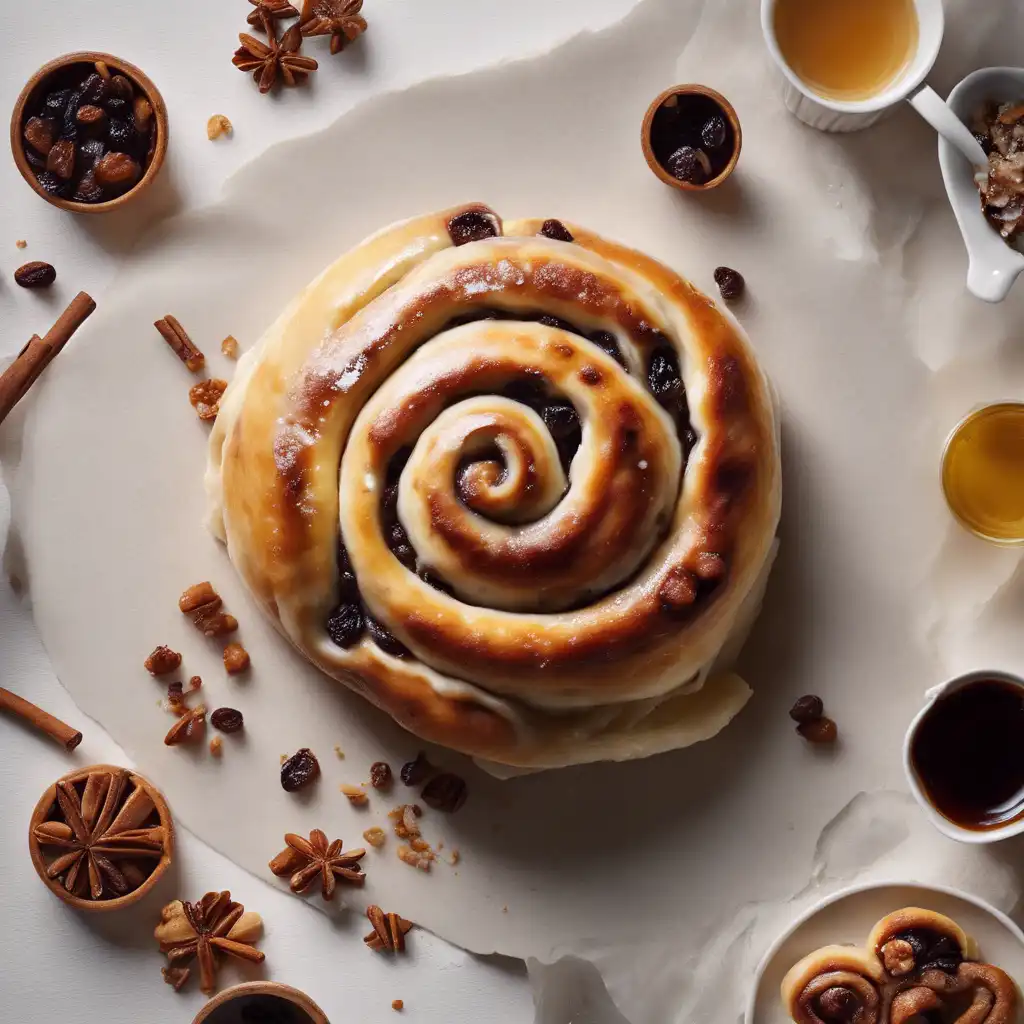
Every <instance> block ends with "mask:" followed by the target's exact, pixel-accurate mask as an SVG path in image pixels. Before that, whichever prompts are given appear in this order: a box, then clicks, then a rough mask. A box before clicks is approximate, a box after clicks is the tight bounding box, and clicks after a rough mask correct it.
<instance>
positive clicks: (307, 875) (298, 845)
mask: <svg viewBox="0 0 1024 1024" xmlns="http://www.w3.org/2000/svg"><path fill="white" fill-rule="evenodd" d="M284 841H285V849H284V850H282V851H281V852H280V853H279V854H278V855H277V856H276V857H275V858H274V859H273V860H272V861H271V862H270V870H271V871H273V872H274V874H275V875H284V874H286V873H291V880H290V882H289V886H290V888H291V890H292V892H295V893H299V892H305V891H306V890H307V889H308V888H309V887H310V886H311V885H312V884H313V883H314V882H315V881H316V880H317V879H319V880H320V884H321V887H322V889H323V897H324V899H325V900H332V899H334V888H335V883H336V880H337V879H340V880H341V881H343V882H350V883H351V884H353V885H362V884H363V883H364V882H365V881H366V875H365V874H364V873H363V869H362V868H361V867H360V866H359V862H360V861H361V860H362V859H363V857H365V856H366V851H365V850H349V851H348V852H347V853H342V842H341V840H340V839H335V840H334V842H332V843H328V841H327V835H326V833H324V832H322V831H321V830H320V829H318V828H315V829H313V831H312V832H310V833H309V839H308V840H306V839H303V838H302V836H299V835H295V833H293V832H289V833H288V834H287V835H286V836H285V837H284ZM289 851H291V852H292V853H294V854H296V855H297V856H296V857H289V856H288V852H289Z"/></svg>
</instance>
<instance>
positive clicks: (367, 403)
mask: <svg viewBox="0 0 1024 1024" xmlns="http://www.w3.org/2000/svg"><path fill="white" fill-rule="evenodd" d="M467 216H468V218H469V219H468V221H467ZM467 223H468V224H469V225H470V227H472V228H473V230H474V231H475V234H474V235H473V237H474V239H475V240H472V241H469V242H467V243H466V244H461V245H456V244H455V242H456V241H461V240H462V237H461V235H460V231H459V230H456V228H457V227H458V226H459V225H465V224H467ZM542 225H543V222H542V221H539V220H537V221H522V222H517V223H515V224H505V225H502V222H501V220H500V218H498V216H497V214H495V213H493V211H490V210H489V209H488V208H486V207H482V206H476V205H473V206H468V207H459V208H456V209H454V210H448V211H444V212H441V213H437V214H431V215H428V216H426V217H421V218H417V219H414V220H411V221H407V222H405V223H402V224H398V225H395V226H393V227H391V228H388V229H386V230H385V231H383V232H380V233H379V234H377V235H375V236H373V237H371V238H370V239H368V240H366V241H365V242H364V243H362V244H361V245H360V246H358V247H357V248H356V249H354V250H353V251H351V252H350V253H348V254H346V255H345V256H343V257H342V258H341V259H340V260H339V261H338V262H337V263H336V264H335V265H334V266H332V267H330V268H329V269H328V270H327V271H325V272H324V274H323V275H321V277H320V278H318V279H317V280H316V281H314V282H313V283H312V284H311V285H310V286H309V287H308V288H307V289H306V290H305V291H304V292H303V293H302V294H301V295H300V296H299V297H298V298H297V299H296V301H295V302H294V303H293V304H292V305H291V306H290V307H289V309H288V310H286V311H285V313H284V314H283V315H282V317H281V318H280V319H279V320H278V322H277V323H276V324H275V325H274V326H273V327H272V328H271V329H270V330H269V331H268V332H267V335H266V336H265V337H264V339H263V340H262V341H261V343H260V345H259V346H258V347H257V349H256V350H254V351H253V352H252V353H249V354H248V355H247V356H246V357H245V358H244V360H243V361H242V362H241V363H240V365H239V369H238V374H237V376H236V379H235V381H233V382H232V384H231V386H230V387H229V389H228V392H227V394H226V395H225V396H224V399H223V400H222V402H221V413H220V416H219V417H218V420H217V423H216V426H215V429H214V434H213V438H212V441H211V463H210V471H209V473H208V483H209V488H210V493H211V498H212V504H213V525H214V529H215V531H216V532H217V533H218V534H219V535H221V536H222V537H223V538H224V539H225V540H226V542H227V545H228V551H229V554H230V556H231V558H232V561H233V562H234V564H235V565H236V567H237V568H238V570H239V572H240V573H241V574H242V576H243V578H244V579H245V581H246V583H247V584H248V586H249V587H250V589H251V590H252V592H253V593H254V594H255V595H256V596H257V598H258V599H259V601H260V603H261V604H262V605H263V606H264V607H265V609H266V610H267V613H268V614H269V615H270V616H271V617H272V619H273V620H274V621H275V623H276V624H277V625H278V627H279V628H280V629H281V630H282V631H283V632H284V633H285V634H286V635H287V636H288V637H289V639H290V640H291V641H292V642H293V643H294V644H295V645H296V646H297V647H298V648H299V649H300V650H301V651H302V652H303V653H304V654H305V655H306V656H307V657H308V658H309V659H310V660H311V661H313V662H314V663H315V664H317V665H318V666H319V667H320V668H321V669H323V670H324V671H325V672H328V673H329V674H331V675H333V676H335V677H336V678H339V679H341V680H342V681H344V682H345V683H347V684H348V685H349V686H351V687H352V688H353V689H355V690H357V691H358V692H360V693H362V694H363V695H364V696H366V697H368V698H369V699H370V700H372V701H373V702H374V703H375V704H377V705H378V706H380V707H382V708H383V709H384V710H386V711H387V712H388V713H389V714H391V715H392V717H394V718H395V719H396V720H397V721H399V722H400V723H401V724H403V725H405V726H406V727H407V728H409V729H411V730H412V731H413V732H416V733H418V734H419V735H421V736H423V737H424V738H426V739H430V740H433V741H436V742H438V743H442V744H444V745H446V746H449V747H454V748H456V749H459V750H462V751H465V752H467V753H470V754H474V755H477V756H480V757H482V758H486V759H490V760H493V761H497V762H500V763H503V764H506V765H517V766H525V767H543V766H549V765H558V764H567V763H574V762H577V761H587V760H596V759H599V758H627V757H637V756H644V755H646V754H649V753H653V752H655V751H657V750H663V749H669V748H672V747H677V746H684V745H686V744H688V743H692V742H695V741H697V740H699V739H703V738H706V737H707V736H709V735H713V734H714V733H715V732H717V731H718V729H720V728H721V727H722V726H723V725H724V724H725V723H726V722H727V721H728V720H729V719H730V718H731V717H732V716H733V715H734V714H735V713H736V712H737V711H738V710H739V708H740V707H741V706H742V704H743V703H744V702H745V700H746V698H747V695H748V691H747V688H746V686H745V684H743V683H742V681H741V680H739V679H738V678H737V677H735V676H733V675H730V674H728V673H720V672H715V671H713V667H714V665H715V661H716V659H717V658H718V657H719V654H720V652H721V651H722V649H723V647H724V646H725V645H726V643H727V642H728V641H729V640H730V639H733V638H735V636H736V634H737V633H738V632H740V631H742V629H743V628H744V627H745V625H746V624H747V622H748V620H749V619H750V617H751V615H752V612H753V611H754V610H756V604H757V602H758V601H759V597H760V593H759V591H760V588H761V587H763V583H764V578H765V574H766V572H767V567H768V566H769V565H770V560H771V556H772V552H773V544H774V536H775V529H776V526H777V522H778V516H779V504H780V471H779V455H778V443H777V432H776V427H775V422H774V412H773V406H772V400H771V395H770V391H769V388H768V384H767V382H766V380H765V377H764V375H763V373H762V372H761V370H760V369H759V367H758V366H757V363H756V361H755V359H754V356H753V354H752V352H751V350H750V348H749V345H748V343H747V342H746V340H745V338H744V337H743V335H742V333H741V332H740V330H739V329H738V327H737V326H736V325H735V323H734V322H733V321H732V320H731V319H730V318H729V317H727V316H726V315H724V314H723V313H722V312H721V311H720V310H718V309H717V307H716V306H715V305H714V303H713V302H711V301H710V300H709V299H707V298H706V297H705V296H703V295H702V294H701V293H699V292H697V291H696V290H695V289H694V288H693V287H692V286H690V285H689V284H688V283H687V282H685V281H684V280H682V279H681V278H680V277H678V276H677V275H676V274H674V273H673V272H672V271H670V270H668V268H666V267H664V266H663V265H661V264H660V263H657V262H656V261H654V260H652V259H650V258H648V257H645V256H643V255H642V254H640V253H636V252H634V251H632V250H629V249H626V248H623V247H621V246H618V245H616V244H614V243H611V242H608V241H606V240H604V239H602V238H600V237H598V236H596V235H594V234H592V233H590V232H587V231H585V230H583V229H582V228H579V227H577V226H575V225H566V227H567V228H568V230H569V232H571V234H572V236H573V238H574V241H572V242H568V241H562V240H557V239H552V238H549V237H544V236H543V235H541V234H540V232H541V229H542ZM491 233H494V234H495V235H496V236H495V237H486V236H487V235H488V234H491ZM462 234H465V233H464V232H463V233H462ZM481 236H484V237H481ZM486 315H492V316H497V317H499V318H498V319H478V318H479V317H481V316H486ZM539 316H547V317H549V318H551V317H554V318H557V319H556V320H554V321H550V320H549V321H548V322H538V320H537V318H538V317H539ZM474 318H477V319H474ZM463 321H469V322H463ZM565 321H567V322H568V325H571V327H572V329H566V328H567V325H566V324H565V323H564V322H565ZM595 331H605V332H610V333H611V334H612V335H614V339H615V343H616V348H617V353H618V359H621V360H622V362H623V363H624V364H625V365H620V363H619V362H618V361H617V358H616V355H615V354H609V353H608V352H607V351H603V350H602V349H601V348H600V347H598V345H597V344H595V343H594V342H593V341H591V340H588V338H587V337H585V336H581V335H584V334H585V335H590V336H593V332H595ZM576 332H579V333H576ZM667 351H671V352H674V357H673V358H677V359H678V360H679V363H680V369H681V376H682V383H683V385H684V386H685V399H686V402H688V417H687V412H686V409H687V406H686V404H685V403H684V404H683V405H682V410H683V411H682V413H680V412H679V408H680V405H679V403H678V402H676V404H675V405H674V406H672V407H671V408H670V409H669V411H666V408H663V407H662V405H661V404H659V402H658V401H656V400H655V398H654V397H653V396H652V394H651V391H650V389H649V387H648V367H649V364H650V361H651V359H652V356H653V355H654V354H655V353H657V352H667ZM524 381H525V382H527V383H530V382H533V383H534V384H538V383H539V384H541V385H543V388H544V389H546V393H547V394H548V396H549V398H550V400H551V401H555V400H558V401H561V402H565V401H568V402H570V403H571V404H572V405H573V406H574V407H575V409H576V410H577V412H578V414H579V418H580V420H581V421H582V435H581V441H580V444H579V449H578V451H577V453H576V455H575V457H574V458H573V460H572V464H571V469H570V470H569V472H568V474H566V472H565V469H564V468H563V465H562V464H561V462H560V459H559V451H558V448H557V446H556V444H555V441H554V440H553V439H552V436H551V433H550V432H549V429H548V427H547V426H546V425H545V423H544V421H543V420H542V418H541V416H540V415H538V413H537V412H536V411H535V410H534V409H532V408H529V407H528V405H527V404H523V402H522V401H520V400H519V397H518V396H517V395H516V394H510V395H506V394H505V393H506V392H507V391H509V390H510V386H511V387H512V388H514V387H516V386H521V385H523V383H524ZM534 392H535V393H536V392H537V388H536V387H535V388H534ZM542 393H544V392H542ZM677 397H678V396H677ZM673 400H674V401H675V399H673ZM663 404H667V403H664V402H663ZM542 411H544V410H542ZM670 412H672V413H673V414H674V416H675V418H674V419H673V415H670ZM687 418H688V423H687ZM688 424H689V425H692V429H693V431H694V432H695V434H696V443H695V445H694V447H693V449H692V451H689V452H687V440H688V439H687V436H686V428H687V426H688ZM495 446H497V447H498V448H499V449H500V451H501V453H502V458H501V459H496V458H495V456H494V454H493V452H494V448H495ZM410 448H411V454H408V453H409V449H410ZM407 455H408V460H407V461H406V462H405V463H404V468H401V470H400V473H399V474H398V477H399V483H398V490H397V514H398V520H399V522H400V523H401V527H402V529H403V530H404V536H405V538H406V539H407V543H408V546H410V547H411V548H412V550H413V551H414V552H415V555H416V557H417V560H418V561H417V564H416V565H414V566H412V569H418V570H420V572H421V575H422V571H423V570H425V569H429V571H430V573H431V574H432V576H433V577H434V578H435V579H436V578H438V577H439V578H440V579H441V580H442V581H444V585H445V586H446V588H447V589H448V590H450V591H451V593H449V592H446V591H445V590H441V589H437V588H436V587H435V586H433V585H431V583H429V582H426V581H425V580H424V579H422V578H421V575H417V572H415V571H411V569H410V568H407V567H406V566H405V565H403V564H402V562H400V561H399V559H398V558H397V557H396V555H395V554H394V553H393V549H395V544H394V538H393V537H391V538H390V541H389V535H388V534H387V531H386V528H385V526H384V525H383V524H382V514H381V506H382V502H383V501H385V498H386V492H387V490H388V487H389V486H390V485H391V484H392V483H393V479H392V478H393V477H394V476H395V475H396V473H395V466H396V461H395V460H401V459H404V458H405V457H406V456H407ZM339 467H340V471H339ZM566 488H567V489H566ZM339 494H340V501H339ZM339 523H340V533H341V536H342V537H343V543H344V548H345V551H346V556H347V560H348V562H349V563H350V565H351V568H352V570H353V571H354V575H355V579H356V581H357V583H358V595H357V596H356V597H355V598H353V596H352V591H351V587H349V590H348V591H347V592H346V593H341V592H340V591H341V590H342V589H344V588H343V587H342V582H343V581H342V580H341V577H340V576H339V568H338V564H339V563H338V560H337V558H336V553H337V551H338V545H339ZM389 544H390V546H389ZM406 562H407V564H409V562H408V559H406ZM352 601H356V602H358V603H360V606H361V607H362V609H363V611H364V613H365V614H366V615H367V617H372V619H373V620H375V624H376V625H375V626H374V628H375V630H376V632H375V633H373V634H372V636H373V637H376V638H377V640H378V641H380V636H381V632H380V629H379V626H380V625H382V626H384V627H385V628H386V632H385V633H384V636H385V638H386V639H385V640H384V641H383V643H384V647H386V648H388V650H391V651H395V652H397V653H398V655H399V656H395V654H392V653H388V650H385V649H382V647H381V646H379V643H377V642H374V639H373V638H371V634H370V633H366V634H364V635H363V636H362V639H360V640H358V641H357V642H355V643H353V644H351V645H350V646H347V647H343V646H339V645H338V644H337V643H335V642H332V640H331V638H330V636H329V634H328V630H327V626H326V623H327V622H328V620H329V619H330V617H331V616H332V614H334V613H335V612H336V611H337V609H338V607H339V603H345V602H349V603H351V602H352ZM387 634H390V638H388V636H387ZM396 641H397V642H396ZM403 648H404V650H403Z"/></svg>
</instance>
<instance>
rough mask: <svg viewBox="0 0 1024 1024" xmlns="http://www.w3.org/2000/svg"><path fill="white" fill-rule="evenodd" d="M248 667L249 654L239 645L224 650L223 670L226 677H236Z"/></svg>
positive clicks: (228, 646)
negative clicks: (225, 671)
mask: <svg viewBox="0 0 1024 1024" xmlns="http://www.w3.org/2000/svg"><path fill="white" fill-rule="evenodd" d="M248 667H249V652H248V651H247V650H246V649H245V648H244V647H243V646H242V645H241V644H239V643H231V644H228V645H227V647H225V648H224V668H225V669H226V670H227V673H228V675H231V676H236V675H238V674H239V673H240V672H244V671H245V670H246V669H247V668H248Z"/></svg>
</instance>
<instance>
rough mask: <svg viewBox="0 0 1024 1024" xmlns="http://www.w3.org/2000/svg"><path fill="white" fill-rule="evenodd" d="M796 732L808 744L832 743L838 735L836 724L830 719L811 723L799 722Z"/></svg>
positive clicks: (819, 719)
mask: <svg viewBox="0 0 1024 1024" xmlns="http://www.w3.org/2000/svg"><path fill="white" fill-rule="evenodd" d="M796 731H797V732H798V733H800V735H801V736H803V738H804V739H805V740H807V742H808V743H834V742H835V741H836V737H837V736H838V735H839V730H838V729H837V728H836V723H835V722H833V721H832V719H831V718H816V719H814V721H812V722H801V723H800V724H799V725H798V726H797V727H796Z"/></svg>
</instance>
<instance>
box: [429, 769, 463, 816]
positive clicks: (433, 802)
mask: <svg viewBox="0 0 1024 1024" xmlns="http://www.w3.org/2000/svg"><path fill="white" fill-rule="evenodd" d="M467 795H468V794H467V791H466V781H465V779H462V778H460V777H459V776H458V775H455V774H453V773H452V772H442V773H441V774H440V775H435V776H434V778H432V779H431V780H430V781H429V782H428V783H427V784H426V786H424V787H423V792H422V793H421V794H420V796H421V797H422V798H423V802H424V803H425V804H426V805H427V806H428V807H433V808H434V810H435V811H446V812H447V813H449V814H454V813H455V812H456V811H457V810H458V809H459V808H460V807H461V806H462V805H463V804H464V803H465V802H466V796H467Z"/></svg>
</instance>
